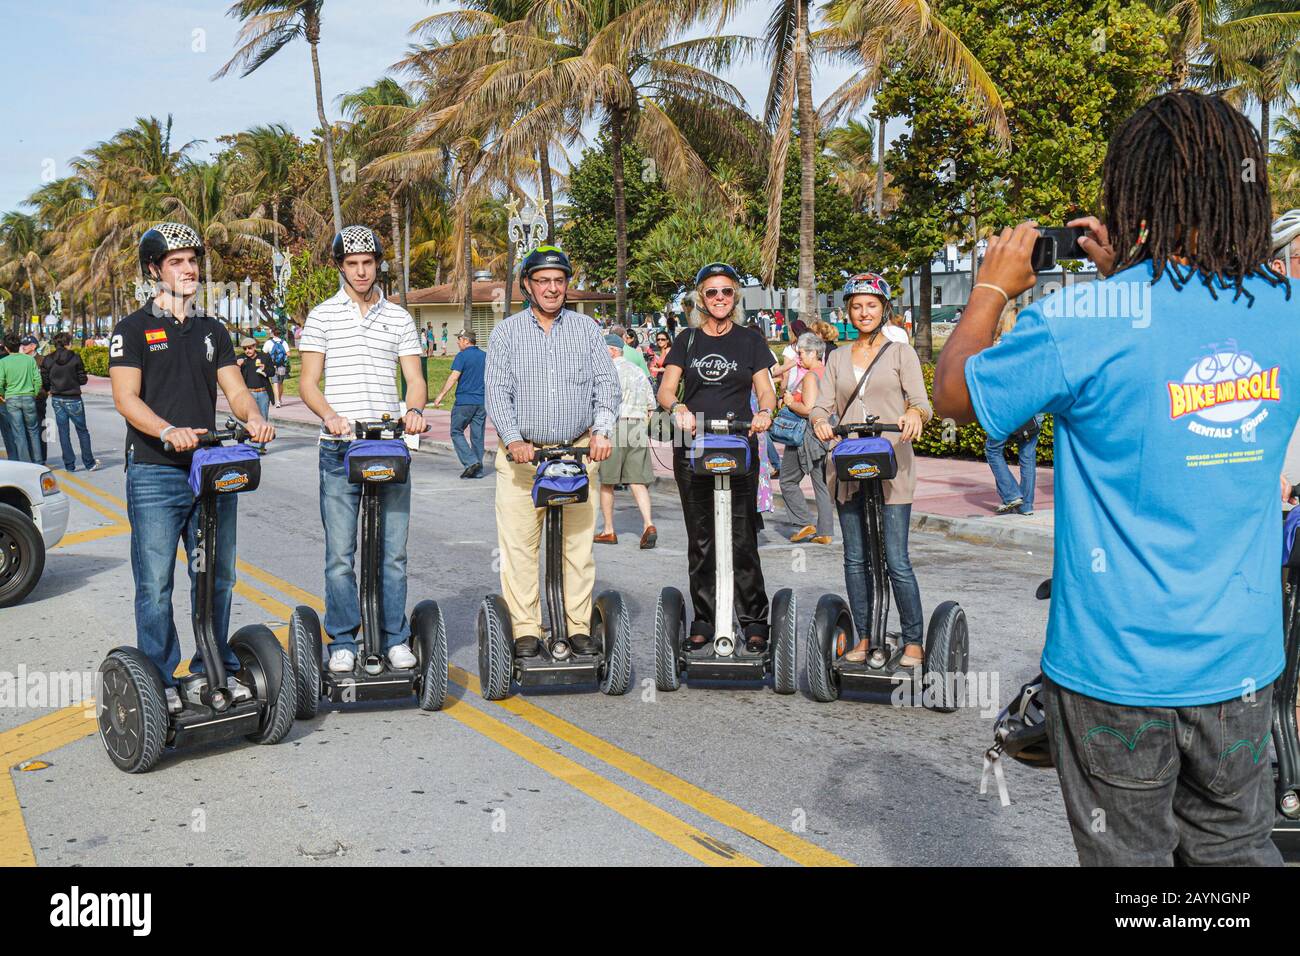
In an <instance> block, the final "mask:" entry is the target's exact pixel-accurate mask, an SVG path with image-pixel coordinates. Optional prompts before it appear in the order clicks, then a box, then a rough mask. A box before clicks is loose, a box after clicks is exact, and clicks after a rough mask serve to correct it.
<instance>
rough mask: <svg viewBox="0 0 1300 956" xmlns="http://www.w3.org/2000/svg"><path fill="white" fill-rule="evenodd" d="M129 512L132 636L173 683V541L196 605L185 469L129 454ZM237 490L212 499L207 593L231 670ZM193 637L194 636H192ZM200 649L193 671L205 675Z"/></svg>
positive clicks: (195, 518)
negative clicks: (212, 551)
mask: <svg viewBox="0 0 1300 956" xmlns="http://www.w3.org/2000/svg"><path fill="white" fill-rule="evenodd" d="M126 513H127V518H128V520H129V521H130V522H131V574H132V577H134V579H135V640H136V646H137V647H139V648H140V650H141V651H143V652H144V653H145V654H146V655H147V656H148V658H149V660H151V661H153V663H154V665H155V666H156V667H157V668H158V672H159V674H160V675H161V676H162V680H163V683H164V684H165V685H167V686H169V687H175V686H176V685H177V683H179V682H178V681H177V680H176V678H175V677H173V676H172V675H173V674H174V673H175V672H176V667H177V665H178V664H180V662H181V645H180V640H179V639H178V638H177V636H176V622H175V620H174V619H173V618H172V582H173V576H174V574H175V571H176V545H177V542H178V541H180V540H182V539H184V541H185V553H186V554H187V555H188V556H189V558H188V560H187V561H186V565H187V567H188V568H189V574H190V613H191V614H193V613H194V611H195V610H196V607H195V600H196V598H197V593H198V592H197V589H196V587H195V573H194V554H195V549H196V548H197V547H198V523H199V502H198V499H197V498H195V497H194V492H193V491H191V490H190V485H189V474H188V472H187V470H186V469H184V468H176V467H174V466H172V465H153V464H148V463H145V462H138V463H137V462H136V461H134V460H131V461H129V462H128V464H127V468H126ZM237 518H238V511H237V504H236V501H235V496H234V495H222V496H220V497H219V498H218V499H217V542H216V567H215V568H209V569H208V570H209V571H210V572H211V573H213V574H215V575H216V578H215V580H214V582H213V593H212V631H213V633H214V634H215V635H216V639H217V648H218V649H219V650H220V652H221V659H222V661H223V662H224V663H225V665H226V671H227V673H229V674H233V673H235V671H237V670H239V658H237V657H236V656H235V654H234V652H233V651H231V650H230V647H229V646H228V645H227V644H226V632H227V631H228V630H229V628H230V595H231V592H232V591H233V590H234V588H235V521H236V519H237ZM196 640H197V635H196ZM203 669H204V668H203V649H202V648H201V647H196V648H195V651H194V659H193V660H192V661H191V662H190V671H191V672H192V673H195V674H201V673H203Z"/></svg>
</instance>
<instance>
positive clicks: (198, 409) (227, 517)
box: [108, 222, 275, 714]
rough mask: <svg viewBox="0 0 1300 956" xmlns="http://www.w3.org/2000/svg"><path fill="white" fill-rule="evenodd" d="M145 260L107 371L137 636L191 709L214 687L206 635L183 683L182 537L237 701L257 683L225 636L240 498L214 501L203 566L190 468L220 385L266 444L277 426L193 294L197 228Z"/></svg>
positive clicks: (176, 229)
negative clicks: (177, 583)
mask: <svg viewBox="0 0 1300 956" xmlns="http://www.w3.org/2000/svg"><path fill="white" fill-rule="evenodd" d="M139 254H140V269H141V271H142V272H143V273H144V275H145V277H146V278H148V279H152V280H153V281H154V282H156V283H157V284H158V289H157V292H156V293H155V295H154V297H153V299H152V300H151V301H150V302H149V303H148V304H146V305H144V306H143V307H141V308H140V309H138V310H137V311H135V312H133V313H132V314H131V315H128V316H127V317H126V318H125V319H123V320H122V321H121V322H119V323H118V325H117V327H116V328H115V329H114V330H113V337H112V339H111V341H110V345H109V353H108V354H109V358H108V365H109V378H110V379H111V381H112V385H113V403H114V405H115V406H116V407H117V410H118V412H119V413H120V414H121V415H122V417H123V418H125V419H126V422H127V429H126V499H127V515H128V518H129V520H130V522H131V572H132V576H133V578H134V580H135V623H136V642H137V645H138V646H139V649H140V651H141V652H142V653H143V654H144V655H145V656H146V657H147V658H148V659H149V661H150V662H151V663H152V664H153V665H154V666H155V667H156V668H157V671H158V674H159V676H160V677H161V680H162V684H163V692H164V695H165V698H166V704H167V710H168V712H169V713H171V714H178V713H180V712H181V711H182V710H183V709H184V703H183V702H182V700H181V689H183V690H184V696H185V698H186V699H187V700H194V701H197V700H199V699H200V697H201V696H203V693H204V691H205V690H206V683H207V681H206V676H205V661H204V658H203V647H202V643H200V645H199V647H198V648H197V650H196V651H195V654H194V659H193V660H192V662H191V663H190V673H191V675H192V676H191V677H190V678H188V679H187V680H186V681H185V682H184V685H183V688H182V685H181V682H180V680H179V679H178V678H177V677H175V676H174V675H175V672H176V668H177V666H178V665H179V664H180V660H181V647H180V641H179V639H178V638H177V635H176V623H175V621H174V620H173V619H172V584H173V573H174V570H175V567H176V546H177V543H178V542H179V541H180V540H181V539H182V538H183V539H184V541H185V549H186V553H187V554H188V555H190V556H191V560H190V561H189V562H188V563H189V573H190V582H191V605H192V606H193V607H194V608H195V610H196V614H197V608H198V598H197V596H196V594H195V593H194V583H195V580H196V574H197V572H200V571H204V570H206V571H208V572H210V573H212V574H213V581H212V607H211V621H212V630H213V634H214V637H215V639H216V640H215V643H216V647H217V649H218V650H219V652H220V654H221V657H222V663H223V664H224V667H225V670H226V673H227V674H228V675H230V676H229V677H228V679H227V682H226V688H227V690H228V691H229V692H230V694H231V696H232V697H233V700H234V702H236V703H239V702H241V701H246V700H249V699H250V698H251V697H252V696H253V691H252V689H251V688H250V687H248V686H247V685H245V684H243V683H242V682H241V681H239V680H238V679H237V678H236V677H235V674H236V672H237V671H239V670H240V666H241V665H240V662H239V659H238V657H237V655H236V654H235V652H234V650H232V649H231V647H230V646H229V644H228V643H227V641H226V633H227V630H228V628H229V624H230V600H231V592H232V591H233V589H234V586H235V517H236V503H235V498H234V496H233V495H222V496H221V497H220V498H219V499H218V500H217V505H216V515H217V519H218V521H219V525H218V527H219V530H218V533H217V536H216V541H215V543H214V545H213V559H214V561H215V566H213V567H206V566H200V567H196V566H195V565H196V563H198V559H197V553H198V542H197V538H198V534H199V528H198V499H197V498H196V492H195V491H194V490H193V489H192V488H191V486H190V480H189V470H190V464H191V458H192V457H193V453H194V451H195V449H197V448H198V447H199V445H200V444H201V443H202V439H203V436H205V435H207V434H208V433H210V432H213V431H215V429H216V416H217V386H218V385H220V386H221V390H222V392H224V393H225V396H226V400H227V401H228V402H229V403H230V408H231V411H232V412H233V413H234V414H235V416H237V417H238V418H239V419H241V420H243V421H244V422H245V423H246V426H245V427H246V429H247V433H248V435H249V436H250V437H251V438H252V440H253V441H256V442H268V441H270V440H271V439H272V438H274V437H275V429H274V428H273V427H272V426H271V425H270V424H269V423H268V422H267V421H266V420H265V419H264V418H263V417H262V416H261V414H260V413H259V412H258V410H257V403H256V402H254V401H253V396H252V395H251V394H250V393H249V391H248V388H247V386H246V385H245V384H244V380H243V377H242V376H241V375H240V372H239V367H238V366H237V365H236V364H235V352H234V348H233V347H232V345H231V342H230V334H229V333H228V332H227V331H226V329H225V327H224V326H223V325H222V324H221V323H220V322H219V321H218V320H217V319H215V318H213V317H211V316H209V315H206V314H205V313H204V312H203V311H202V309H201V307H199V306H197V304H196V302H195V294H196V293H197V291H198V282H199V263H200V261H201V260H202V258H203V241H202V240H201V239H200V238H199V236H198V233H196V232H195V231H194V230H193V229H191V228H190V227H189V226H185V225H181V224H179V223H172V222H164V223H160V224H159V225H157V226H155V227H154V228H152V229H149V230H148V231H147V232H145V234H144V236H142V237H141V239H140V252H139Z"/></svg>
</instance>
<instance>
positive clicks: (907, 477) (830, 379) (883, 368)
mask: <svg viewBox="0 0 1300 956" xmlns="http://www.w3.org/2000/svg"><path fill="white" fill-rule="evenodd" d="M861 377H862V372H861V371H858V370H856V369H855V368H854V366H853V345H852V344H851V343H850V344H845V345H841V346H840V347H839V348H837V349H836V350H835V351H834V352H832V353H831V354H830V356H829V357H828V358H827V359H826V370H825V372H824V373H823V374H822V382H821V385H822V387H821V389H820V390H819V394H818V397H817V404H816V405H815V406H814V407H813V411H812V415H811V416H809V418H810V420H811V421H816V420H817V419H819V418H831V417H832V416H837V417H838V420H839V421H841V422H855V421H861V420H862V418H863V416H864V415H876V416H878V417H879V418H880V420H881V421H882V422H887V423H889V424H891V425H892V424H895V423H897V421H898V420H899V419H900V418H902V417H903V413H904V412H905V411H907V410H908V409H909V408H916V409H919V410H920V412H921V416H922V419H923V420H924V421H927V422H928V421H929V420H930V419H931V418H932V417H934V410H933V409H932V408H931V407H930V397H929V396H928V395H927V394H926V391H925V379H924V378H922V377H921V360H920V359H919V358H917V356H916V350H915V349H913V348H912V346H910V345H903V344H901V343H899V342H894V343H892V344H890V346H889V349H888V351H886V352H885V354H884V355H882V356H881V357H880V361H878V362H877V363H876V366H875V368H873V369H872V370H871V377H870V378H868V379H867V384H866V385H864V386H862V391H861V392H859V393H858V397H857V398H856V399H855V400H854V402H853V405H852V406H851V407H849V408H847V409H846V408H845V405H846V404H847V403H848V400H849V396H850V395H852V394H853V389H854V387H855V386H856V385H857V384H858V379H859V378H861ZM884 437H885V438H887V439H888V440H889V442H890V444H892V445H893V446H894V456H895V457H896V458H897V460H898V474H897V475H895V476H894V478H893V480H891V481H886V482H885V483H884V485H885V489H884V490H885V504H887V505H910V504H911V503H912V495H913V494H914V493H915V491H916V463H915V459H914V456H913V454H912V444H911V442H906V443H902V442H900V441H899V440H898V439H899V434H898V432H885V433H884ZM826 476H827V482H828V484H829V486H830V490H831V494H833V495H835V497H836V500H838V501H847V500H848V499H849V497H850V496H851V495H852V493H853V492H854V491H855V490H856V488H855V486H851V485H847V484H846V487H843V488H837V487H836V481H835V468H834V466H833V465H831V464H830V460H829V459H827V468H826ZM854 485H856V483H854Z"/></svg>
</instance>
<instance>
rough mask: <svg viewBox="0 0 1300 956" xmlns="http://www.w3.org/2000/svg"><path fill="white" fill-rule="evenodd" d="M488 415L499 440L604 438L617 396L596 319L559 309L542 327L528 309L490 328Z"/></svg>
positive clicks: (615, 410)
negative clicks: (549, 323) (545, 327)
mask: <svg viewBox="0 0 1300 956" xmlns="http://www.w3.org/2000/svg"><path fill="white" fill-rule="evenodd" d="M486 382H487V412H488V415H490V416H491V417H492V423H493V425H494V426H495V427H496V430H497V436H498V437H499V439H500V441H501V443H502V445H510V444H512V443H514V442H517V441H521V440H522V441H528V442H532V443H533V444H537V445H554V444H563V443H565V442H570V441H572V440H573V439H575V438H577V437H579V436H580V435H582V434H583V433H585V432H586V431H588V430H592V431H595V432H598V433H600V434H602V435H605V436H607V437H608V436H609V435H610V434H611V432H612V431H613V428H614V419H615V417H616V416H617V414H618V407H619V404H620V400H621V398H622V395H621V393H620V390H619V386H618V376H617V374H616V373H615V372H614V363H613V361H612V360H611V359H610V357H609V348H608V346H606V345H605V338H604V336H602V335H601V334H600V329H599V328H598V327H597V326H596V323H595V322H593V321H591V319H589V318H588V317H587V316H585V315H581V314H580V313H577V312H573V311H571V310H569V309H562V310H561V311H560V314H559V315H558V316H556V318H555V323H554V324H553V325H552V326H551V331H550V332H549V333H548V332H543V331H542V327H541V325H539V324H538V322H537V319H536V318H534V316H533V312H532V309H524V310H523V311H522V312H516V313H515V314H514V315H512V316H510V318H508V319H506V320H505V321H504V322H502V323H501V324H500V325H498V326H497V327H496V328H495V329H493V331H492V337H491V338H490V339H489V340H488V350H487V374H486Z"/></svg>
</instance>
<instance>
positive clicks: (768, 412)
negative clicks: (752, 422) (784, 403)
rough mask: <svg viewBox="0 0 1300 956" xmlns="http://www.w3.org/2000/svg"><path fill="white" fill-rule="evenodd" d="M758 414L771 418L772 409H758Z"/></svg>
mask: <svg viewBox="0 0 1300 956" xmlns="http://www.w3.org/2000/svg"><path fill="white" fill-rule="evenodd" d="M758 414H760V415H767V416H768V417H769V418H770V417H771V416H772V414H773V412H772V409H770V408H760V409H759V410H758Z"/></svg>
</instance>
